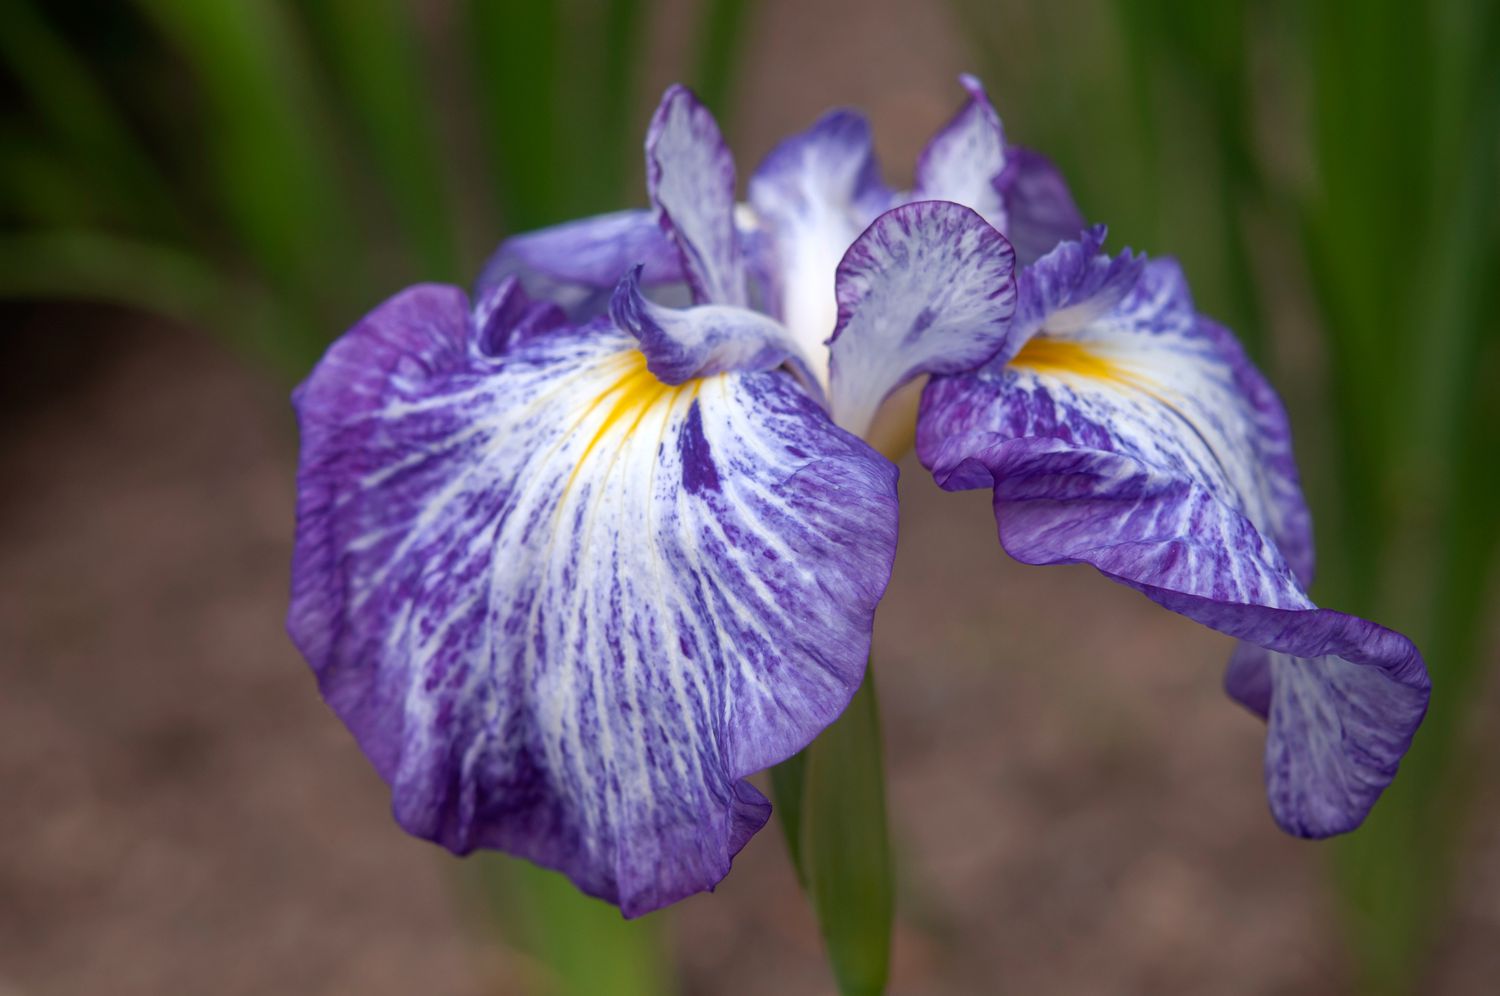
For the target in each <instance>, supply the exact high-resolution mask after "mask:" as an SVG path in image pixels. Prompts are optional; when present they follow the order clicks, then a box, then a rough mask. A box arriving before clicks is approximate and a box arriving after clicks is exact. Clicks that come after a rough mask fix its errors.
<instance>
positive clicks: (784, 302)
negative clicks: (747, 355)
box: [749, 111, 891, 379]
mask: <svg viewBox="0 0 1500 996" xmlns="http://www.w3.org/2000/svg"><path fill="white" fill-rule="evenodd" d="M749 200H750V207H751V209H752V210H753V212H754V215H755V218H756V221H757V222H758V224H759V225H760V228H761V230H760V232H758V233H755V234H756V235H757V236H758V237H757V238H755V240H754V242H755V244H757V245H759V246H761V247H763V249H762V251H763V253H764V254H765V255H766V256H767V257H768V258H767V259H765V260H763V261H762V262H761V263H760V265H758V266H757V267H756V269H757V271H759V272H761V273H764V274H766V277H767V284H768V286H767V288H766V292H767V299H768V301H769V303H770V307H771V310H772V312H773V313H774V314H775V315H776V316H777V317H778V318H780V319H781V320H782V322H783V323H784V324H785V325H786V326H787V328H788V329H790V330H791V333H792V335H793V336H794V337H795V338H796V341H797V342H798V344H799V352H800V353H801V354H802V355H804V356H807V357H808V358H809V360H810V362H812V363H813V364H814V373H815V374H816V375H817V376H818V378H819V379H824V378H826V376H827V373H828V370H827V362H828V361H827V351H826V350H825V349H824V344H825V343H826V342H827V340H828V337H829V336H830V335H831V334H832V333H833V327H834V323H835V321H836V320H837V318H838V299H837V298H836V297H835V296H834V270H835V269H836V268H837V267H838V265H839V260H841V259H843V256H844V252H845V250H847V249H848V248H849V246H850V244H851V243H853V241H854V240H855V238H857V237H858V236H859V233H860V232H862V231H864V230H865V228H866V227H867V226H868V225H869V224H870V222H871V221H873V220H874V219H875V217H876V216H877V215H878V214H880V212H882V211H884V210H885V209H886V208H887V207H889V206H890V204H891V192H890V190H888V189H887V188H886V186H885V184H884V183H883V182H881V179H880V167H879V165H878V164H877V162H876V160H875V148H874V144H873V143H872V141H871V139H870V125H869V122H867V121H866V120H865V119H864V117H862V116H861V115H859V114H856V113H854V112H853V111H831V112H829V113H828V114H825V115H824V116H823V117H822V118H820V119H818V121H817V123H816V124H814V125H813V126H812V127H811V128H809V129H808V130H807V131H805V132H803V133H801V134H800V135H794V136H792V137H791V138H788V139H787V140H785V141H784V142H782V143H781V144H780V145H778V146H777V147H776V148H775V149H773V150H772V151H771V154H770V155H768V156H767V157H766V158H765V160H764V161H763V162H762V163H761V164H760V167H759V168H758V169H756V171H755V174H754V175H753V176H752V177H751V178H750V184H749Z"/></svg>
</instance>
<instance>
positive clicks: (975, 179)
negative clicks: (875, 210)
mask: <svg viewBox="0 0 1500 996" xmlns="http://www.w3.org/2000/svg"><path fill="white" fill-rule="evenodd" d="M959 82H960V83H962V84H963V87H964V89H965V90H967V91H968V92H969V99H968V100H967V101H966V102H965V103H964V106H963V107H962V108H960V109H959V112H958V113H957V114H955V115H954V116H953V119H952V120H951V121H949V122H948V123H947V124H946V125H944V126H943V128H942V130H941V131H939V132H938V133H937V134H936V135H934V136H933V137H932V140H931V141H930V142H928V143H927V147H926V148H924V149H923V150H922V154H921V155H920V156H919V157H918V158H917V171H916V183H915V185H914V190H913V196H914V197H915V198H918V199H923V200H943V201H956V202H958V203H959V204H963V205H965V206H967V207H971V208H973V209H974V210H975V211H978V212H979V214H980V215H981V216H983V218H984V220H985V221H987V222H989V223H990V224H991V225H993V226H994V227H995V228H998V229H999V230H1000V231H1002V232H1003V231H1005V230H1006V228H1007V219H1006V213H1005V204H1004V201H1003V200H1002V198H1001V196H1000V190H999V188H998V186H997V184H996V181H997V180H998V179H1000V175H1001V171H1002V170H1004V169H1005V160H1006V155H1005V132H1004V131H1003V130H1002V129H1001V127H1000V115H999V114H997V113H996V112H995V108H994V107H993V106H991V104H990V98H989V96H988V95H987V94H986V93H985V92H984V85H983V84H981V83H980V82H979V80H977V79H975V78H974V77H973V76H969V75H967V74H965V75H963V76H960V77H959ZM1077 232H1078V230H1077V229H1076V228H1075V229H1074V230H1073V232H1072V233H1071V234H1074V235H1076V234H1077Z"/></svg>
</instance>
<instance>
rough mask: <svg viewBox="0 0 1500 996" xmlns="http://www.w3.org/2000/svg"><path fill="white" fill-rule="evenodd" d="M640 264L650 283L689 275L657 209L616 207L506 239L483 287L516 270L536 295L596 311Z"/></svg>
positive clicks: (580, 311)
mask: <svg viewBox="0 0 1500 996" xmlns="http://www.w3.org/2000/svg"><path fill="white" fill-rule="evenodd" d="M637 266H640V267H642V268H643V269H642V273H641V283H642V284H644V285H645V286H647V287H658V286H661V285H664V284H675V283H681V282H682V281H683V280H684V279H685V278H684V275H683V270H682V257H681V255H680V254H679V253H678V251H677V246H676V245H674V244H673V243H672V241H671V240H670V239H669V238H667V236H666V234H665V233H664V232H663V231H662V230H661V226H660V225H658V224H657V222H656V217H655V214H654V213H653V212H651V211H645V210H634V211H615V212H613V213H611V214H602V215H599V216H597V217H594V218H584V219H581V220H579V221H570V222H568V223H566V224H562V225H554V226H553V227H551V228H543V229H541V230H540V231H536V232H527V233H525V234H524V235H516V236H512V237H511V238H508V239H506V240H505V241H504V242H502V243H500V248H499V249H497V250H495V254H494V255H493V256H491V257H490V259H489V262H487V263H486V264H485V267H484V271H483V272H482V273H481V274H480V276H479V281H478V285H477V293H478V294H480V295H482V294H484V293H485V292H487V291H489V290H490V289H491V288H494V287H497V286H499V285H500V283H501V282H502V281H503V280H505V278H507V277H511V276H514V277H517V278H519V279H520V281H521V286H522V287H523V288H524V289H525V291H526V293H527V294H528V295H530V296H531V297H545V298H548V299H549V300H552V301H555V302H557V303H558V304H559V305H561V306H563V307H564V308H566V309H567V311H568V313H569V314H570V315H571V316H573V317H575V318H578V317H592V316H593V315H597V314H599V313H600V312H601V311H602V310H603V308H602V305H605V304H608V301H609V294H610V292H612V291H613V290H614V287H615V285H616V284H617V283H619V282H620V278H621V277H623V276H625V274H626V273H628V272H629V271H630V270H632V269H634V268H635V267H637Z"/></svg>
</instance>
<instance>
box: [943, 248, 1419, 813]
mask: <svg viewBox="0 0 1500 996" xmlns="http://www.w3.org/2000/svg"><path fill="white" fill-rule="evenodd" d="M1079 279H1080V280H1087V279H1090V278H1089V277H1088V275H1087V274H1081V275H1080V278H1079ZM1062 299H1067V296H1066V295H1063V298H1062ZM1043 328H1044V329H1047V328H1049V324H1048V322H1047V321H1045V320H1044V322H1043ZM918 453H919V455H920V456H921V457H922V459H923V462H924V463H925V464H926V465H927V466H928V467H929V468H931V469H932V470H933V472H934V474H935V475H936V477H937V479H938V481H939V483H940V484H942V485H943V486H944V487H947V488H950V489H957V488H965V487H992V488H993V489H994V493H995V512H996V518H997V521H998V523H999V527H1000V536H1001V542H1002V543H1003V545H1004V546H1005V548H1006V550H1007V551H1009V552H1010V553H1011V554H1012V555H1013V556H1015V557H1016V558H1017V559H1018V560H1021V561H1023V562H1025V563H1031V564H1055V563H1079V562H1081V563H1088V564H1092V565H1093V566H1095V567H1097V568H1098V569H1099V570H1101V571H1102V572H1104V573H1105V574H1106V575H1108V576H1109V577H1111V578H1113V579H1114V580H1116V581H1120V582H1122V583H1125V584H1128V585H1130V586H1132V587H1134V588H1137V589H1139V590H1141V591H1143V592H1145V593H1146V594H1147V595H1149V596H1150V597H1151V598H1153V599H1154V600H1156V601H1157V602H1159V603H1161V604H1162V605H1164V606H1166V607H1168V608H1170V609H1172V610H1174V611H1176V612H1180V613H1182V614H1184V615H1186V616H1188V617H1190V618H1192V619H1195V620H1197V621H1199V622H1201V623H1204V624H1205V625H1208V626H1211V627H1213V628H1215V629H1218V630H1220V631H1222V632H1225V633H1228V634H1230V635H1232V636H1236V637H1238V638H1240V639H1241V640H1243V641H1246V642H1247V643H1248V644H1249V645H1250V646H1249V647H1245V648H1242V649H1241V651H1240V652H1239V653H1238V654H1237V655H1236V658H1235V660H1234V662H1233V663H1232V665H1231V669H1230V672H1229V674H1228V676H1227V679H1226V684H1227V685H1228V687H1229V689H1230V691H1231V694H1233V695H1234V696H1235V697H1236V698H1237V699H1239V700H1240V701H1242V702H1245V703H1246V704H1247V705H1249V706H1250V707H1251V708H1252V709H1257V710H1263V711H1265V712H1267V713H1268V714H1269V716H1270V727H1269V732H1268V740H1267V783H1268V786H1269V790H1270V800H1271V806H1272V810H1273V812H1274V814H1275V816H1276V819H1277V821H1278V822H1279V823H1280V824H1281V825H1282V826H1283V827H1284V828H1286V829H1287V830H1289V831H1290V832H1293V833H1297V834H1300V835H1303V836H1313V837H1318V836H1326V835H1329V834H1333V833H1340V832H1343V831H1346V830H1350V829H1352V828H1354V827H1355V826H1358V825H1359V823H1360V822H1361V821H1362V820H1363V819H1364V817H1365V815H1366V813H1367V812H1368V811H1369V808H1370V807H1371V806H1372V805H1373V804H1374V802H1375V799H1376V798H1377V797H1378V795H1379V793H1380V791H1381V790H1382V789H1383V788H1384V787H1385V785H1386V784H1388V783H1389V781H1390V779H1391V778H1392V777H1393V776H1394V774H1395V771H1396V766H1397V763H1398V762H1399V760H1400V758H1401V756H1402V755H1403V753H1404V752H1405V750H1406V748H1407V746H1408V745H1409V743H1410V741H1411V737H1412V735H1413V733H1414V732H1415V730H1416V727H1417V725H1418V724H1419V723H1420V721H1421V718H1422V715H1423V713H1424V711H1425V708H1426V703H1427V696H1428V680H1427V674H1426V670H1425V668H1424V666H1423V664H1422V660H1421V657H1420V655H1419V654H1418V653H1417V651H1416V648H1415V647H1413V646H1412V644H1411V643H1410V641H1408V640H1407V639H1406V638H1405V637H1402V636H1401V635H1399V634H1397V633H1394V632H1391V631H1390V630H1386V629H1383V628H1381V627H1379V626H1377V625H1375V624H1373V623H1370V622H1366V621H1364V620H1362V619H1357V618H1354V617H1351V616H1346V615H1343V614H1340V613H1337V612H1331V611H1328V610H1324V609H1319V608H1317V607H1316V606H1314V605H1313V603H1312V602H1311V601H1310V600H1309V599H1308V597H1307V595H1306V594H1305V592H1304V589H1303V585H1304V583H1305V581H1306V579H1307V577H1308V576H1309V574H1310V572H1311V569H1312V551H1311V538H1310V534H1309V529H1308V522H1307V513H1306V508H1305V506H1304V505H1303V502H1302V499H1301V494H1300V489H1299V488H1298V484H1297V477H1296V470H1295V467H1294V465H1293V463H1292V457H1291V446H1290V436H1289V432H1288V428H1287V424H1286V417H1285V414H1284V412H1283V410H1282V409H1281V406H1280V404H1279V402H1278V401H1277V399H1276V397H1275V395H1274V393H1272V391H1271V389H1270V388H1269V386H1267V385H1266V384H1265V382H1264V381H1263V380H1262V379H1261V378H1260V376H1259V374H1258V373H1257V372H1256V371H1255V370H1254V368H1253V367H1252V366H1251V365H1250V364H1249V362H1248V361H1247V360H1246V359H1245V357H1244V355H1243V353H1242V352H1241V351H1240V349H1239V347H1238V345H1237V344H1236V343H1235V342H1234V340H1233V337H1232V336H1230V335H1229V333H1228V332H1227V331H1225V330H1224V329H1222V328H1220V327H1219V326H1217V325H1214V324H1213V323H1211V322H1208V321H1207V320H1205V319H1202V318H1200V317H1198V316H1196V315H1195V314H1194V313H1193V311H1192V307H1191V302H1190V301H1189V300H1188V299H1187V294H1186V289H1185V287H1184V285H1183V282H1182V279H1181V273H1180V271H1179V270H1178V269H1177V267H1176V266H1175V265H1173V264H1170V263H1164V262H1161V261H1154V262H1151V263H1148V264H1146V265H1145V266H1144V267H1143V268H1142V269H1141V270H1140V277H1139V281H1138V283H1137V285H1136V286H1135V287H1134V288H1132V289H1131V290H1130V292H1129V293H1127V294H1126V295H1125V296H1124V297H1123V298H1122V299H1121V300H1120V301H1119V303H1118V304H1117V305H1116V307H1115V308H1114V309H1112V310H1111V311H1109V312H1108V313H1106V314H1104V315H1102V316H1100V317H1098V318H1096V319H1094V320H1093V321H1091V322H1089V323H1087V324H1085V325H1083V326H1082V327H1078V328H1074V329H1073V330H1072V331H1071V332H1070V333H1068V334H1067V335H1051V334H1048V333H1047V332H1044V333H1043V334H1039V335H1037V336H1036V337H1035V338H1033V339H1031V340H1030V341H1029V342H1028V343H1027V344H1026V346H1025V347H1024V348H1023V349H1022V350H1021V351H1020V353H1019V354H1018V355H1017V356H1016V357H1015V358H1014V360H1013V361H1012V362H1011V364H1010V365H1009V366H1007V367H1004V368H1000V369H997V368H995V367H990V368H988V369H984V370H979V371H975V372H971V373H968V374H964V375H960V376H956V377H947V378H937V379H935V380H934V381H933V383H932V384H931V385H930V386H929V387H928V389H927V392H926V395H925V397H924V399H923V406H922V416H921V422H920V425H919V430H918Z"/></svg>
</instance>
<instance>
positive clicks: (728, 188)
mask: <svg viewBox="0 0 1500 996" xmlns="http://www.w3.org/2000/svg"><path fill="white" fill-rule="evenodd" d="M734 176H735V174H734V156H733V155H732V154H731V153H730V151H729V147H728V146H727V145H725V144H724V137H723V136H722V135H721V134H719V126H718V125H717V124H716V123H715V122H714V116H713V115H712V114H711V113H709V110H708V108H706V107H704V106H703V105H702V104H700V103H699V102H698V98H696V97H694V96H693V94H692V93H691V91H689V90H688V89H687V88H686V87H683V86H673V87H671V88H670V89H668V90H667V92H666V94H665V95H664V96H663V97H662V99H661V105H660V106H659V107H658V108H657V109H656V115H655V117H653V118H652V119H651V128H650V130H649V131H648V132H647V133H646V187H647V190H648V191H649V192H650V194H651V202H652V203H653V204H655V205H656V209H657V212H658V218H659V220H660V223H661V227H662V231H664V232H665V233H666V234H667V236H668V237H669V238H671V239H672V241H673V242H675V243H676V244H677V248H678V249H679V250H680V251H681V253H682V263H683V269H684V270H685V272H686V274H687V279H688V284H689V286H691V287H692V289H693V297H694V300H696V301H697V302H698V303H699V304H703V303H713V304H728V305H741V306H742V305H744V304H745V274H744V267H743V265H742V263H741V261H740V250H739V240H738V234H737V232H736V229H735V224H734ZM622 275H623V274H621V276H622Z"/></svg>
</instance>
